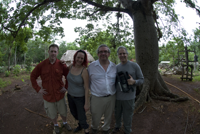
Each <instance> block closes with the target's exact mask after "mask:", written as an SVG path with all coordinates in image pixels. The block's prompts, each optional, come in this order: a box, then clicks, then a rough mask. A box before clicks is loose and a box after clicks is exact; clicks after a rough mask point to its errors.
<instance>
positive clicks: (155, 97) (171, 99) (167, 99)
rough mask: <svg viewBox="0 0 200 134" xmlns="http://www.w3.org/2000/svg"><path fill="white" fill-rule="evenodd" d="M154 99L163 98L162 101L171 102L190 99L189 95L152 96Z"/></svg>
mask: <svg viewBox="0 0 200 134" xmlns="http://www.w3.org/2000/svg"><path fill="white" fill-rule="evenodd" d="M152 98H153V99H156V100H162V101H170V102H182V101H187V100H189V99H188V98H187V97H178V98H170V97H163V96H152Z"/></svg>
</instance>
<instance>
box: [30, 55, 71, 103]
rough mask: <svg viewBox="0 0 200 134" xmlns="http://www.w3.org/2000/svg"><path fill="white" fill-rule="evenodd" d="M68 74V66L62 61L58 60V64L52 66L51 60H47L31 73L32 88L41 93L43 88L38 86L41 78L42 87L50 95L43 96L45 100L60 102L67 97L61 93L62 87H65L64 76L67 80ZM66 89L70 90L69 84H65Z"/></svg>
mask: <svg viewBox="0 0 200 134" xmlns="http://www.w3.org/2000/svg"><path fill="white" fill-rule="evenodd" d="M68 72H69V70H68V68H67V66H66V65H63V64H61V63H60V60H58V59H56V62H55V63H54V64H51V63H50V61H49V59H46V60H44V61H42V62H41V63H39V64H38V65H37V66H36V67H35V68H34V70H33V71H32V72H31V83H32V86H33V88H34V89H35V90H36V91H37V92H39V90H40V89H41V87H40V86H39V85H38V83H37V81H36V79H37V78H38V77H39V76H40V77H41V79H42V87H43V89H46V91H47V92H48V94H46V95H43V98H44V99H45V100H46V101H48V102H56V101H59V100H61V99H62V98H63V97H64V95H65V93H61V92H60V90H61V89H62V87H64V83H63V81H62V76H63V75H64V76H65V78H66V76H67V74H68ZM66 83H67V82H66ZM65 88H66V89H67V88H68V84H65Z"/></svg>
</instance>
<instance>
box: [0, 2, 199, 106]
mask: <svg viewBox="0 0 200 134" xmlns="http://www.w3.org/2000/svg"><path fill="white" fill-rule="evenodd" d="M156 1H157V0H137V1H133V0H118V1H117V0H37V1H32V0H21V1H20V2H18V3H17V9H16V10H14V13H13V16H11V15H10V14H9V15H8V13H7V12H4V10H1V12H3V15H4V16H3V15H1V19H0V21H1V27H0V29H5V30H8V31H10V32H11V34H12V35H13V37H15V36H16V34H17V33H18V32H19V29H20V28H21V27H22V26H26V25H29V26H30V27H32V28H33V27H34V23H35V22H36V21H37V22H39V23H40V24H41V28H43V27H44V26H45V22H47V21H49V22H50V23H49V24H48V26H47V27H50V28H51V29H53V31H55V32H57V33H58V32H60V33H61V35H62V32H63V30H62V28H60V27H59V25H60V23H61V21H60V19H61V18H70V19H76V18H78V19H88V21H94V22H98V21H100V20H101V19H102V18H103V16H105V19H108V20H109V18H111V14H112V12H117V13H118V14H117V17H118V18H120V17H121V14H120V13H123V14H127V15H128V16H129V17H130V18H131V20H132V22H133V29H134V44H135V51H136V60H137V63H138V64H139V65H140V67H141V69H142V72H143V74H144V77H145V81H144V84H143V88H142V89H141V90H140V94H139V95H138V97H137V101H136V108H138V107H140V106H141V105H143V104H144V103H145V102H146V100H151V98H153V99H161V100H168V101H183V100H187V98H181V97H179V96H177V95H174V94H172V93H171V92H170V91H169V89H168V88H167V86H166V85H165V83H164V81H163V79H162V77H161V76H160V74H159V72H158V55H159V54H158V39H159V38H161V36H162V33H161V30H160V29H159V28H158V23H156V22H157V21H156V19H157V15H156V12H157V11H155V10H153V7H155V8H156V9H159V7H161V6H162V9H161V8H160V11H161V12H162V11H165V15H171V16H172V18H173V19H172V21H174V18H176V17H177V16H176V15H174V10H173V9H172V8H171V7H172V5H173V3H174V2H175V1H173V0H162V1H161V2H156ZM183 2H185V3H186V4H187V5H189V6H190V7H192V8H194V9H195V10H196V11H197V12H198V13H200V11H199V9H198V8H199V7H197V6H196V5H195V3H193V2H192V1H191V0H183ZM156 5H157V6H156ZM47 10H48V12H49V13H45V11H47ZM11 11H12V10H11ZM24 13H25V14H24ZM3 21H6V22H5V23H3ZM155 23H156V26H155ZM126 24H127V23H126ZM122 25H124V24H122V23H119V21H117V23H116V26H117V27H120V26H122ZM56 26H58V27H56ZM126 26H127V25H126ZM126 26H125V27H126ZM169 26H170V25H169ZM113 27H115V26H113ZM156 27H157V28H156ZM88 28H89V29H92V28H93V24H92V23H91V24H89V25H88ZM108 28H112V27H108ZM118 32H119V30H117V31H116V37H117V35H118V34H119V33H118ZM124 36H126V35H124ZM118 37H119V38H121V36H118Z"/></svg>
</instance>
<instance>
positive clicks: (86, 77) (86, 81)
mask: <svg viewBox="0 0 200 134" xmlns="http://www.w3.org/2000/svg"><path fill="white" fill-rule="evenodd" d="M82 78H83V81H84V89H85V105H84V109H85V112H87V111H88V110H89V98H88V97H89V75H88V71H87V69H86V68H84V70H83V73H82Z"/></svg>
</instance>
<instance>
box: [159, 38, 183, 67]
mask: <svg viewBox="0 0 200 134" xmlns="http://www.w3.org/2000/svg"><path fill="white" fill-rule="evenodd" d="M184 50H185V48H184V42H183V39H182V38H176V37H174V38H173V40H171V41H169V42H168V43H167V45H166V46H164V45H163V46H162V47H160V49H159V61H170V63H171V64H172V65H176V64H177V63H178V51H184ZM184 54H185V53H184V52H180V53H179V55H180V56H184V57H185V55H184ZM179 58H181V57H179Z"/></svg>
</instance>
